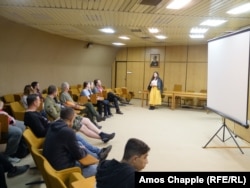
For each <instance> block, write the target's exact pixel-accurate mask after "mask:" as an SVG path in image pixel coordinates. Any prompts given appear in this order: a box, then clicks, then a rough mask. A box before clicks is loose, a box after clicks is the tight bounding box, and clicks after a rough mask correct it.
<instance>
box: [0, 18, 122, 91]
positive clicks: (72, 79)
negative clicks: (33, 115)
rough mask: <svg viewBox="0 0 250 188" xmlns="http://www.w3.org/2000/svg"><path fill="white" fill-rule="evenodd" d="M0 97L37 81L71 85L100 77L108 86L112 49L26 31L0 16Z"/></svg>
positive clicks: (30, 29) (110, 78)
mask: <svg viewBox="0 0 250 188" xmlns="http://www.w3.org/2000/svg"><path fill="white" fill-rule="evenodd" d="M0 27H1V29H0V41H1V42H0V49H1V50H0V65H1V66H0V80H1V81H0V96H2V95H4V94H8V93H16V92H17V93H19V92H22V91H23V87H24V85H26V84H30V83H31V82H32V81H39V82H40V86H41V89H44V88H47V87H48V85H49V84H55V85H58V86H60V84H61V83H62V82H64V81H68V82H69V83H70V84H71V85H75V84H82V83H83V81H85V80H93V79H95V78H100V79H101V80H102V82H103V84H104V85H107V86H109V87H111V80H112V74H111V71H112V63H113V62H114V59H115V55H116V51H117V49H116V48H113V47H110V46H103V45H97V44H94V45H93V47H92V48H86V44H87V42H83V41H77V40H74V39H67V38H64V37H60V36H56V35H53V34H48V33H45V32H42V31H38V30H36V29H33V28H29V27H26V26H23V25H20V24H17V23H14V22H10V21H8V20H6V19H4V18H1V17H0Z"/></svg>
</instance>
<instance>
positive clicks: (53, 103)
mask: <svg viewBox="0 0 250 188" xmlns="http://www.w3.org/2000/svg"><path fill="white" fill-rule="evenodd" d="M57 95H58V91H57V87H56V86H54V85H50V86H49V87H48V95H47V97H46V98H45V100H44V109H45V112H46V113H47V115H48V116H49V118H51V119H53V120H56V119H57V118H59V116H60V111H61V108H64V106H63V105H61V104H60V103H58V102H57V101H58V100H57ZM94 111H95V110H94ZM95 116H96V117H97V119H101V117H99V114H98V113H97V112H96V111H95ZM91 117H92V123H94V124H95V126H96V127H97V128H98V129H101V128H102V127H101V126H99V125H98V124H97V123H96V122H95V121H94V119H93V116H92V115H91Z"/></svg>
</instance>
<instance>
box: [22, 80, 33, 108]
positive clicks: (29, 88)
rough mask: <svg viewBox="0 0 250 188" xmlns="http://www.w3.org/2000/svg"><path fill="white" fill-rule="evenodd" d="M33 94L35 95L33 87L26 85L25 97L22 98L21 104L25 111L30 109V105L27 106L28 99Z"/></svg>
mask: <svg viewBox="0 0 250 188" xmlns="http://www.w3.org/2000/svg"><path fill="white" fill-rule="evenodd" d="M31 93H33V88H32V86H31V85H26V86H24V89H23V95H22V97H21V103H22V105H23V107H24V108H25V109H27V108H28V105H27V97H28V95H30V94H31Z"/></svg>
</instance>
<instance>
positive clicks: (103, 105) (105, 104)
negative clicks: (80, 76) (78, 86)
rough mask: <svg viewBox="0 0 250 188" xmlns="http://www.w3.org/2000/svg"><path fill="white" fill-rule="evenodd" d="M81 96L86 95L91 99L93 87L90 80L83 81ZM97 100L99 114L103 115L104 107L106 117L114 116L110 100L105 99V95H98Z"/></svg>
mask: <svg viewBox="0 0 250 188" xmlns="http://www.w3.org/2000/svg"><path fill="white" fill-rule="evenodd" d="M80 95H81V96H86V97H88V100H89V101H90V100H91V98H90V97H91V95H93V93H92V91H91V87H90V82H87V81H85V82H83V89H82V91H81V93H80ZM96 100H97V104H96V105H97V108H98V112H99V114H100V115H101V116H102V109H104V117H106V118H109V117H111V116H112V113H111V111H110V106H109V101H108V100H105V99H103V97H99V96H97V98H96Z"/></svg>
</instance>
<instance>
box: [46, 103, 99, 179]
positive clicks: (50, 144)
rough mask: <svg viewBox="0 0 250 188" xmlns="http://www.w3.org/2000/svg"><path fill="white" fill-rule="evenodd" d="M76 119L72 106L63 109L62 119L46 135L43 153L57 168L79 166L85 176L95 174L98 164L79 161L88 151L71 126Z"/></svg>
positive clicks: (54, 123)
mask: <svg viewBox="0 0 250 188" xmlns="http://www.w3.org/2000/svg"><path fill="white" fill-rule="evenodd" d="M74 119H75V112H74V110H73V109H72V108H70V107H66V108H62V109H61V112H60V119H59V120H57V121H55V122H53V123H52V124H51V125H50V127H49V130H48V132H47V134H46V136H45V142H44V147H43V155H44V156H45V157H46V158H47V160H48V161H49V162H50V164H51V165H52V166H53V167H54V168H55V169H56V170H63V169H67V168H70V167H74V166H79V167H80V168H81V169H82V174H83V176H84V177H85V178H88V177H91V176H95V174H96V167H97V165H89V166H83V165H81V164H80V163H79V162H78V161H79V160H80V159H82V158H84V157H85V156H86V155H87V151H86V150H85V149H84V148H81V147H80V146H79V145H78V144H77V139H76V135H75V132H74V130H73V129H72V128H70V127H72V126H73V122H74ZM65 138H67V139H65Z"/></svg>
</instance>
